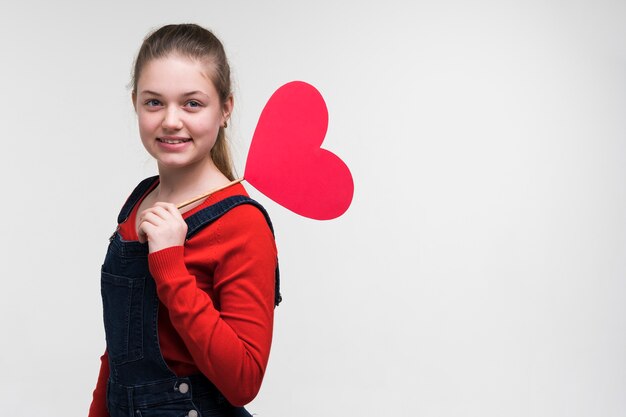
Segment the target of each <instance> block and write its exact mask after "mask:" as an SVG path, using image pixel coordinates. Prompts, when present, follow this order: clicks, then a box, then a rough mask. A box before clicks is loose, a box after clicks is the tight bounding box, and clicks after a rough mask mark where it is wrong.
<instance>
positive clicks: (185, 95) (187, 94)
mask: <svg viewBox="0 0 626 417" xmlns="http://www.w3.org/2000/svg"><path fill="white" fill-rule="evenodd" d="M139 94H148V95H151V96H157V97H162V95H161V94H159V93H157V92H156V91H152V90H143V91H141V92H140V93H139ZM195 94H202V95H203V96H207V97H208V95H207V94H205V93H203V92H202V91H199V90H196V91H190V92H188V93H185V94H183V95H182V96H181V97H189V96H193V95H195Z"/></svg>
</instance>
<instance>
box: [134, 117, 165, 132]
mask: <svg viewBox="0 0 626 417" xmlns="http://www.w3.org/2000/svg"><path fill="white" fill-rule="evenodd" d="M137 123H138V126H139V132H140V133H144V132H145V133H149V132H151V131H153V130H154V129H156V128H158V127H159V124H160V122H159V120H158V118H157V117H154V114H151V113H141V114H139V115H138V118H137Z"/></svg>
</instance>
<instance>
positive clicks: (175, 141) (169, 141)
mask: <svg viewBox="0 0 626 417" xmlns="http://www.w3.org/2000/svg"><path fill="white" fill-rule="evenodd" d="M156 140H157V141H158V142H161V143H167V144H170V145H176V144H179V143H186V142H190V141H191V138H172V137H162V138H157V139H156Z"/></svg>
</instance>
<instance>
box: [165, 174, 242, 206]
mask: <svg viewBox="0 0 626 417" xmlns="http://www.w3.org/2000/svg"><path fill="white" fill-rule="evenodd" d="M243 180H244V178H239V179H236V180H234V181H231V182H229V183H228V184H226V185H222V186H221V187H218V188H216V189H214V190H211V191H209V192H208V193H204V194H201V195H199V196H196V197H194V198H192V199H191V200H187V201H184V202H182V203H180V204H179V205H177V206H176V207H177V208H178V209H179V210H180V209H181V208H183V207H185V206H188V205H189V204H193V203H195V202H196V201H198V200H202V199H203V198H206V197H208V196H210V195H211V194H213V193H216V192H218V191H221V190H223V189H224V188H228V187H230V186H231V185H235V184H239V183H240V182H241V181H243Z"/></svg>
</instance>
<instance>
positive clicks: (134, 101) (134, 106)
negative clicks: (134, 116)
mask: <svg viewBox="0 0 626 417" xmlns="http://www.w3.org/2000/svg"><path fill="white" fill-rule="evenodd" d="M130 99H131V100H132V102H133V108H134V109H135V113H137V94H135V92H133V93H132V94H131V95H130Z"/></svg>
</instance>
